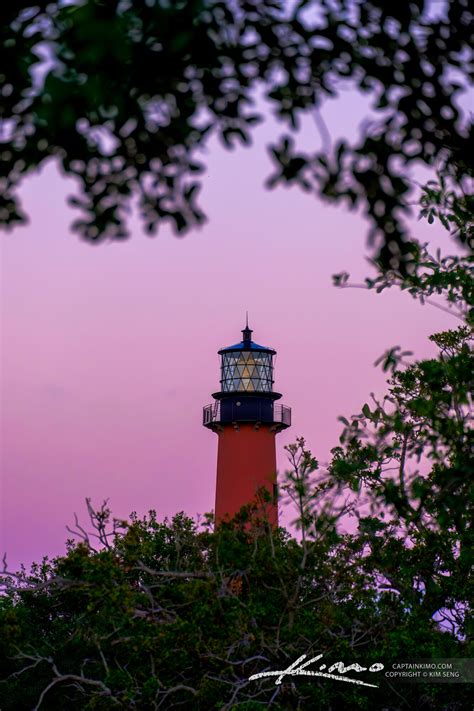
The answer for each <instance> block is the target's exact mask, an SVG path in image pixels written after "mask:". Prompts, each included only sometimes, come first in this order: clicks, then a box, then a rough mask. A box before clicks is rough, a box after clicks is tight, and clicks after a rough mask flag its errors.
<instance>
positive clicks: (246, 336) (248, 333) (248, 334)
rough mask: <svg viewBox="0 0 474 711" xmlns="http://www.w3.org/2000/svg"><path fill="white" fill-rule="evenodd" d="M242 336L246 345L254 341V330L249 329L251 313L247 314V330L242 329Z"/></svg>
mask: <svg viewBox="0 0 474 711" xmlns="http://www.w3.org/2000/svg"><path fill="white" fill-rule="evenodd" d="M242 334H243V337H244V343H251V341H252V329H251V328H249V312H248V311H246V312H245V328H243V329H242Z"/></svg>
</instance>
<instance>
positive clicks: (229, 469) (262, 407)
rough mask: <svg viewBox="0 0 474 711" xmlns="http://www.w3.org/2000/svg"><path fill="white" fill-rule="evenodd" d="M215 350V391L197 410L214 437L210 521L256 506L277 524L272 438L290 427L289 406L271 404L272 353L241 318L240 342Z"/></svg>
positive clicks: (275, 397) (276, 397)
mask: <svg viewBox="0 0 474 711" xmlns="http://www.w3.org/2000/svg"><path fill="white" fill-rule="evenodd" d="M218 353H219V356H220V376H221V377H220V384H221V389H220V390H219V392H216V393H213V395H212V397H213V398H214V402H213V403H212V404H211V405H206V406H205V407H204V409H203V425H204V427H207V428H208V429H210V430H212V431H213V432H215V433H216V434H217V436H218V449H217V481H216V506H215V520H216V524H219V523H220V522H222V521H225V520H229V519H231V518H233V517H234V516H235V514H237V513H238V512H239V510H240V509H241V508H242V506H245V505H248V504H256V506H257V511H258V512H259V514H260V515H261V517H262V518H266V519H267V520H268V521H269V523H270V524H271V525H272V526H278V490H277V476H276V450H275V437H276V435H277V434H278V432H281V431H282V430H283V429H286V428H287V427H289V426H290V425H291V409H290V408H289V407H287V406H285V405H281V404H277V403H276V401H277V400H279V399H280V398H281V394H280V393H277V392H275V391H274V390H273V383H274V378H273V374H274V367H273V359H274V357H275V355H276V351H275V350H274V349H273V348H268V347H266V346H260V345H258V344H257V343H255V342H254V341H253V340H252V329H250V328H249V325H248V319H247V323H246V326H245V328H244V329H243V330H242V340H241V341H240V343H236V344H235V345H233V346H228V347H227V348H221V350H220V351H218ZM265 490H266V492H268V494H265ZM262 494H264V495H263V496H262Z"/></svg>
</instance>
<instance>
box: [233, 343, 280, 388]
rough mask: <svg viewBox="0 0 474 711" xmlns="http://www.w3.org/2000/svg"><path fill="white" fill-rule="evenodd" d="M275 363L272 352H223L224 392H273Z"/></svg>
mask: <svg viewBox="0 0 474 711" xmlns="http://www.w3.org/2000/svg"><path fill="white" fill-rule="evenodd" d="M272 385H273V364H272V354H271V353H260V352H258V351H230V352H229V353H223V354H222V365H221V386H222V391H223V392H235V391H238V392H271V391H272Z"/></svg>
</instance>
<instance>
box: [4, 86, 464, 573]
mask: <svg viewBox="0 0 474 711" xmlns="http://www.w3.org/2000/svg"><path fill="white" fill-rule="evenodd" d="M363 110H364V103H363V100H362V99H360V98H359V97H357V96H355V95H351V94H348V95H346V96H345V98H343V99H342V100H341V101H337V102H332V103H331V104H330V105H329V107H328V108H327V110H326V111H325V113H324V116H325V120H326V122H327V124H328V126H329V129H330V132H331V135H332V137H333V139H335V138H337V137H338V136H342V135H345V136H349V137H350V136H351V135H353V134H354V131H355V128H356V126H357V123H358V121H359V120H360V118H361V117H362V115H363ZM274 135H275V126H274V124H273V123H271V122H270V123H269V124H267V125H266V126H264V127H263V128H260V129H259V131H258V133H257V140H256V141H255V143H254V146H253V147H252V148H251V149H245V150H239V151H237V152H234V153H233V154H229V153H226V152H224V151H223V150H222V149H221V148H220V147H219V146H217V145H216V144H212V145H211V147H210V150H209V152H208V155H207V160H208V170H207V173H206V176H205V178H204V180H205V187H204V190H203V194H202V204H203V206H204V207H205V209H206V211H207V212H208V215H209V218H210V220H209V223H208V224H207V225H206V226H205V227H204V228H202V229H201V230H200V231H198V232H194V233H192V234H189V235H188V236H186V237H185V238H179V239H178V238H176V237H174V236H173V235H172V234H171V231H170V230H167V229H163V230H162V231H161V232H160V234H159V235H158V236H157V237H156V238H154V239H150V238H148V237H146V236H145V235H144V234H143V233H142V232H141V227H140V225H139V223H138V221H134V222H133V223H132V226H133V237H132V239H130V240H129V241H128V242H125V243H115V244H114V243H111V244H103V245H101V246H96V247H92V246H90V245H88V244H85V243H84V242H82V241H80V240H79V238H78V237H77V236H76V235H72V234H71V233H70V230H69V225H70V223H71V222H72V220H73V219H74V218H75V216H76V215H75V214H74V211H73V210H72V209H68V208H67V207H66V205H65V196H66V195H67V194H69V193H70V192H71V191H72V190H73V188H74V184H73V183H72V182H71V181H66V180H65V179H64V178H62V177H61V176H60V175H59V174H58V172H57V171H56V169H55V167H54V166H53V165H50V166H48V167H47V168H46V169H45V170H44V171H43V174H42V175H41V176H40V177H34V178H31V179H30V180H29V181H28V182H27V183H25V185H24V188H23V190H22V196H23V204H24V207H25V208H26V210H27V211H28V213H29V214H30V217H31V222H30V225H29V226H28V227H26V228H21V229H17V230H15V231H14V232H12V233H10V234H8V235H7V236H6V237H3V238H2V239H3V246H2V277H3V278H2V305H1V308H2V313H1V316H2V364H3V365H2V371H1V376H2V380H1V407H2V430H1V434H2V443H1V445H2V484H3V491H2V523H3V530H2V540H1V541H0V552H2V551H5V550H6V551H7V553H8V556H9V560H10V561H11V565H12V566H14V565H17V564H19V563H20V562H21V561H25V562H27V563H29V562H30V561H32V560H38V559H40V558H41V557H42V555H44V554H50V555H51V554H57V553H61V552H63V551H64V541H65V539H66V538H67V537H68V536H69V534H67V532H66V529H65V526H66V524H72V523H73V513H74V512H77V513H78V514H79V517H80V519H81V520H82V521H83V522H84V521H86V512H85V506H84V498H85V497H86V496H89V497H92V500H93V503H95V504H100V503H101V501H102V500H103V499H104V498H106V497H109V498H110V505H111V507H112V510H113V513H114V515H116V516H117V517H126V516H127V515H128V514H129V513H130V512H131V511H134V510H135V511H137V512H138V513H144V512H145V511H147V510H148V509H149V508H154V509H156V510H157V512H158V514H159V516H160V517H162V516H165V515H172V514H173V513H175V512H177V511H180V510H184V511H186V512H187V513H188V514H190V515H192V516H195V515H196V514H197V513H198V512H200V513H203V512H205V511H209V510H211V509H212V508H213V506H214V484H215V468H216V453H217V438H216V436H215V435H214V434H212V433H211V432H209V431H208V430H206V429H204V428H203V427H202V425H201V412H202V406H203V405H205V404H207V403H208V402H210V401H211V397H210V394H211V393H212V392H213V391H215V390H216V389H217V388H218V379H219V370H218V367H219V363H218V357H217V354H216V352H217V350H218V348H220V347H222V346H226V345H229V344H231V343H234V342H235V341H237V340H240V339H239V337H240V329H242V328H243V326H244V319H245V311H246V310H247V309H248V310H249V314H250V318H249V320H250V325H251V327H252V328H253V329H254V338H255V340H256V341H257V342H259V343H263V344H265V345H269V346H272V347H274V348H276V349H277V351H278V355H277V359H276V383H275V387H276V389H277V390H279V391H280V392H283V394H284V397H283V399H282V402H283V403H286V404H288V405H290V406H291V407H292V408H293V426H292V427H291V429H289V430H287V431H286V432H284V433H282V434H281V435H279V436H278V438H277V457H278V461H279V468H280V470H283V469H284V468H285V452H284V451H283V445H284V444H287V443H289V442H291V441H294V439H295V438H296V437H297V436H301V435H302V436H305V437H306V439H307V442H308V445H309V446H310V447H311V449H312V450H313V452H314V453H315V455H316V456H317V457H318V458H319V459H320V461H321V462H325V461H327V459H328V456H329V452H330V449H331V448H332V447H334V446H336V445H337V443H338V437H339V433H340V429H341V427H340V424H339V423H338V422H337V417H338V416H339V415H348V414H350V413H351V412H355V411H356V410H358V409H360V406H361V405H362V404H363V403H364V402H365V401H367V400H368V399H369V394H370V392H371V391H374V392H376V393H379V394H380V393H383V392H384V382H385V377H384V375H383V373H382V372H381V371H380V370H379V369H376V368H374V367H373V363H374V360H375V359H376V358H377V357H378V356H379V355H380V354H381V353H382V352H383V351H384V350H386V349H387V348H388V347H390V346H393V345H397V344H400V345H403V347H405V348H407V349H410V350H413V351H415V352H416V354H417V356H427V355H429V354H431V353H433V352H434V350H433V346H432V345H431V344H430V343H429V342H428V341H427V336H428V335H429V334H431V333H433V332H436V331H439V330H443V329H444V328H447V327H452V326H454V325H456V324H455V323H453V321H454V319H452V318H451V317H450V316H448V315H446V314H443V313H442V312H440V311H439V310H437V309H434V308H431V307H429V306H428V307H421V306H419V305H417V304H416V303H415V302H414V301H413V300H412V299H411V298H410V297H409V296H408V295H406V294H399V293H395V292H393V293H385V294H382V295H376V294H375V293H372V292H365V291H362V290H356V289H354V290H349V289H346V290H339V289H336V288H334V287H333V286H332V281H331V275H332V274H334V273H336V272H339V271H343V270H346V271H350V272H351V273H352V274H353V276H354V278H356V279H361V278H363V277H364V276H366V275H367V274H369V268H368V266H367V264H366V262H365V255H366V254H367V249H366V245H365V234H366V230H367V226H366V224H365V223H364V222H363V220H362V219H361V218H360V216H359V215H357V214H356V213H349V212H346V211H344V210H343V209H341V208H335V207H330V206H326V205H323V204H321V203H320V202H319V201H317V200H315V199H314V198H313V197H310V196H308V195H304V194H302V193H301V192H299V191H298V190H297V189H292V190H288V189H278V190H276V191H273V192H268V191H265V190H264V188H263V182H264V180H265V178H266V177H267V176H268V174H269V172H270V163H269V159H268V157H267V155H266V152H265V148H264V147H265V144H266V143H267V142H268V140H269V139H270V138H272V137H273V136H274ZM303 140H305V141H306V142H307V143H308V144H311V143H314V144H317V143H318V142H319V136H318V133H317V131H316V128H315V126H314V124H313V123H311V122H310V123H307V124H306V125H305V130H304V135H303ZM416 234H417V236H418V237H419V239H421V240H423V241H427V240H431V241H437V242H439V243H441V244H442V243H443V242H446V239H445V238H444V235H440V232H439V231H437V229H436V228H434V227H430V226H428V225H427V224H426V223H416ZM290 518H291V516H289V515H287V516H286V517H284V519H283V520H284V522H285V521H286V522H287V521H288V520H289V519H290Z"/></svg>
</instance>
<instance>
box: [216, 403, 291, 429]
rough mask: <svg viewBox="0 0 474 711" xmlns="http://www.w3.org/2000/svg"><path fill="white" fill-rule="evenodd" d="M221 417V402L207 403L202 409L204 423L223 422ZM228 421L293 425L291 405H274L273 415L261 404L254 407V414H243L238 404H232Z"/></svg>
mask: <svg viewBox="0 0 474 711" xmlns="http://www.w3.org/2000/svg"><path fill="white" fill-rule="evenodd" d="M222 421H223V420H222V419H221V403H220V401H218V400H217V401H216V402H213V403H211V404H210V405H205V406H204V407H203V410H202V423H203V425H207V426H208V425H212V424H214V423H215V424H218V423H219V422H222ZM225 421H226V422H272V423H278V424H281V425H284V426H285V427H290V425H291V407H288V405H273V408H272V414H271V417H269V414H268V410H265V411H263V410H262V406H261V405H257V404H256V405H255V407H254V408H252V414H251V416H249V415H248V414H243V413H242V410H241V409H240V408H239V407H238V406H237V404H233V405H232V409H231V414H230V417H229V415H227V416H226V418H225Z"/></svg>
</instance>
